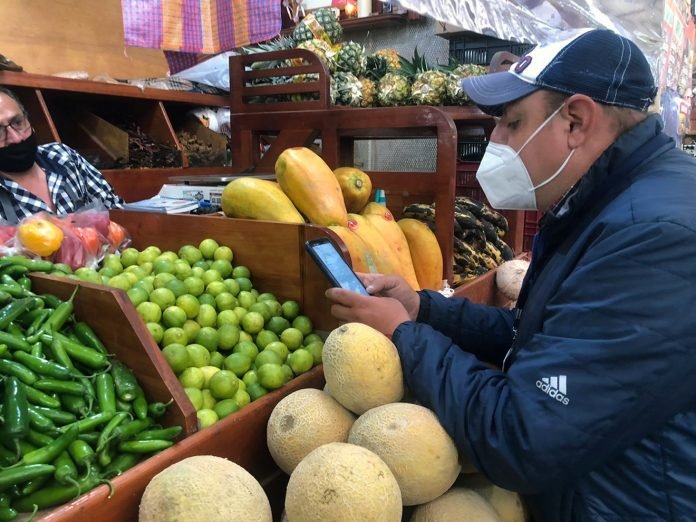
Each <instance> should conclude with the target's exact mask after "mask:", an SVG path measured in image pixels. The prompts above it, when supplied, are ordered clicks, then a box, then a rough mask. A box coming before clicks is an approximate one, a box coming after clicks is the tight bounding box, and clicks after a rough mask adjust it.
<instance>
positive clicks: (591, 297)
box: [327, 30, 696, 522]
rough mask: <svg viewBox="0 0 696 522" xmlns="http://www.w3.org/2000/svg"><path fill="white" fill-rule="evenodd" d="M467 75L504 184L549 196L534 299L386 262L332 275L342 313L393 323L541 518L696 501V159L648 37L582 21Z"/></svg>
mask: <svg viewBox="0 0 696 522" xmlns="http://www.w3.org/2000/svg"><path fill="white" fill-rule="evenodd" d="M463 86H464V89H465V90H466V92H467V94H468V95H469V96H470V97H471V99H472V100H473V101H474V103H476V104H477V105H478V106H479V107H480V108H481V109H482V110H483V111H485V112H487V113H488V114H491V115H493V116H495V117H496V126H495V129H494V130H493V132H492V134H491V138H490V143H489V145H488V148H487V150H486V152H485V155H484V158H483V159H482V161H481V164H480V167H479V170H478V172H477V178H478V180H479V182H480V184H481V187H482V189H483V191H484V193H485V195H486V198H487V199H488V201H489V202H490V203H491V205H492V206H493V207H497V208H504V209H520V210H535V209H539V210H543V211H545V215H544V217H543V218H542V220H541V223H540V229H539V232H538V234H537V235H536V237H535V241H534V247H533V252H532V261H531V266H530V268H529V271H528V273H527V276H526V278H525V281H524V284H523V287H522V290H521V293H520V296H519V299H518V301H517V304H516V308H515V309H512V310H509V309H502V308H495V307H490V306H485V305H477V304H473V303H471V302H469V301H467V300H466V299H455V298H451V299H446V298H445V297H443V296H442V295H440V294H438V293H435V292H429V291H422V292H419V293H416V292H414V291H412V290H411V289H410V288H409V286H408V285H407V284H406V283H405V282H404V280H403V279H402V278H400V277H398V276H393V275H390V276H378V275H374V274H372V275H366V276H364V282H365V284H366V286H367V290H368V292H369V293H370V294H372V295H371V296H362V295H359V294H357V293H352V292H349V291H346V290H342V289H330V290H328V291H327V296H328V297H329V299H331V300H332V301H333V302H334V304H333V306H332V313H333V315H334V316H335V317H336V318H338V319H339V320H341V321H358V322H362V323H365V324H367V325H369V326H372V327H373V328H376V329H377V330H379V331H380V332H382V333H383V334H386V335H389V336H391V337H392V340H393V342H394V344H395V345H396V347H397V349H398V351H399V354H400V357H401V364H402V366H403V371H404V379H405V383H406V385H407V386H408V388H409V390H410V391H411V392H412V394H413V396H414V397H415V399H416V400H417V401H418V402H420V403H422V404H423V405H424V406H426V407H428V408H431V409H432V410H433V411H434V412H435V413H436V415H437V416H438V418H439V420H440V422H441V423H442V425H443V426H444V428H445V429H446V430H447V432H448V433H449V434H450V435H451V436H452V438H453V439H454V441H455V443H456V444H457V446H458V448H459V449H460V451H461V452H462V454H463V455H464V456H465V458H467V459H469V460H470V461H471V462H473V463H474V464H475V465H476V467H477V468H478V469H479V470H480V471H481V472H482V473H483V474H484V475H486V476H487V477H488V478H489V479H490V480H491V481H493V482H494V483H496V484H498V485H499V486H501V487H503V488H506V489H509V490H513V491H517V492H520V493H521V494H522V495H523V498H524V500H525V502H526V504H527V505H528V507H529V508H530V510H531V513H532V515H533V519H534V520H535V521H536V522H547V521H548V522H564V521H585V520H597V521H599V520H601V521H628V520H631V521H639V520H640V521H658V520H659V521H668V520H671V521H687V520H695V518H694V517H696V379H694V375H696V312H695V311H694V306H693V305H694V303H696V206H695V204H694V198H695V197H696V160H694V159H693V158H691V157H689V156H688V155H686V154H685V153H683V152H682V151H679V150H677V149H676V148H675V146H674V141H673V140H672V139H671V138H669V137H667V136H666V135H665V134H664V133H663V132H662V124H661V122H660V120H659V117H658V116H657V115H649V114H648V112H647V111H648V109H649V107H650V105H651V103H652V102H653V100H654V97H655V95H656V92H657V90H656V88H655V82H654V79H653V76H652V73H651V70H650V66H649V64H648V62H647V60H646V58H645V56H644V55H643V53H642V52H641V51H640V49H639V48H638V47H637V46H636V45H635V44H634V43H633V42H631V41H630V40H628V39H626V38H624V37H621V36H619V35H617V34H615V33H613V32H611V31H607V30H589V31H583V32H579V33H578V32H575V33H572V34H566V35H564V38H563V39H561V40H560V41H557V42H554V43H550V44H547V45H541V46H538V47H537V48H535V49H534V50H532V51H531V52H530V53H528V54H527V55H526V56H523V57H521V58H520V59H519V61H518V62H517V63H516V64H513V66H512V67H511V68H510V70H509V71H502V72H498V73H494V74H489V75H486V76H481V77H476V78H470V79H467V80H464V83H463ZM485 363H492V364H493V365H495V366H497V367H498V368H499V369H491V367H490V366H488V365H487V364H485Z"/></svg>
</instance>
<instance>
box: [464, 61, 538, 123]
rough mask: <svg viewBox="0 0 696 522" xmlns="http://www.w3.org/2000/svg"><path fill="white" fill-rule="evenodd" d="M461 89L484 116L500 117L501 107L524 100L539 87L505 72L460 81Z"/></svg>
mask: <svg viewBox="0 0 696 522" xmlns="http://www.w3.org/2000/svg"><path fill="white" fill-rule="evenodd" d="M462 89H464V91H465V92H466V94H467V95H468V96H469V98H471V101H473V102H474V103H475V104H476V105H478V106H479V108H480V109H481V110H482V111H483V112H485V113H486V114H490V115H492V116H500V114H501V111H502V108H503V106H505V105H506V104H508V103H511V102H514V101H515V100H519V99H520V98H524V97H525V96H528V95H529V94H532V93H533V92H534V91H538V90H539V89H540V87H539V86H538V85H533V84H531V83H527V82H525V81H523V80H520V79H519V78H518V77H517V76H515V75H514V74H512V73H509V72H507V71H501V72H497V73H492V74H486V75H483V76H474V77H472V78H466V79H464V80H462Z"/></svg>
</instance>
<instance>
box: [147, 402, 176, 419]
mask: <svg viewBox="0 0 696 522" xmlns="http://www.w3.org/2000/svg"><path fill="white" fill-rule="evenodd" d="M172 402H174V399H171V400H169V402H153V403H151V404H150V405H149V406H148V407H147V412H148V413H149V414H150V416H151V417H155V418H157V417H161V416H162V415H164V414H165V413H167V408H168V407H169V405H170V404H171V403H172Z"/></svg>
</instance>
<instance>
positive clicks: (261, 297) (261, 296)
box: [256, 292, 278, 301]
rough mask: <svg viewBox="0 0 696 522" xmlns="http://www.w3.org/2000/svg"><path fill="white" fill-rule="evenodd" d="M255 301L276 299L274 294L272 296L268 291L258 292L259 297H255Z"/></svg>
mask: <svg viewBox="0 0 696 522" xmlns="http://www.w3.org/2000/svg"><path fill="white" fill-rule="evenodd" d="M256 300H257V301H277V300H278V299H276V296H274V295H273V294H272V293H270V292H264V293H262V294H259V297H258V298H257V299H256Z"/></svg>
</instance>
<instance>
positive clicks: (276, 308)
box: [263, 300, 283, 317]
mask: <svg viewBox="0 0 696 522" xmlns="http://www.w3.org/2000/svg"><path fill="white" fill-rule="evenodd" d="M263 304H265V305H266V306H267V307H268V309H269V310H270V311H271V317H283V306H282V305H281V304H280V303H279V302H278V301H272V300H266V301H263Z"/></svg>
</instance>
